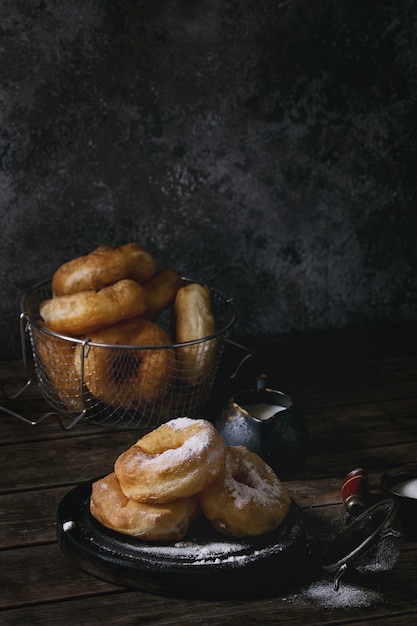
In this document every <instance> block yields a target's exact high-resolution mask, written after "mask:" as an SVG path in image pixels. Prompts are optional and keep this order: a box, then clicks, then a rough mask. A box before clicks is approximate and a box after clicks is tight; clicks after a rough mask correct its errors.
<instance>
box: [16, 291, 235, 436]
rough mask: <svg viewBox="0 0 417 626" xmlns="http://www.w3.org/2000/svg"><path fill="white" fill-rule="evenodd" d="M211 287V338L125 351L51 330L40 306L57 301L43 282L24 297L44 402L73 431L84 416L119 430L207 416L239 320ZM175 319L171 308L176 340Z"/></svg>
mask: <svg viewBox="0 0 417 626" xmlns="http://www.w3.org/2000/svg"><path fill="white" fill-rule="evenodd" d="M184 282H185V283H191V282H195V281H191V280H189V279H184ZM210 290H211V297H212V309H213V314H214V317H215V322H216V332H215V333H213V334H212V335H210V336H209V337H205V338H203V339H199V340H196V341H190V342H186V343H172V344H169V345H161V346H130V345H129V346H125V345H111V344H98V343H94V342H93V341H91V340H90V339H88V338H86V339H77V338H72V337H67V336H64V335H61V334H58V333H56V332H53V331H50V330H48V329H46V328H45V327H44V326H43V324H42V320H41V318H40V315H39V307H40V304H41V303H42V302H43V301H44V300H45V299H48V298H51V283H50V281H43V282H41V283H38V284H37V285H35V286H34V287H32V288H31V289H30V290H29V291H28V292H26V293H25V294H24V296H23V297H22V300H21V324H24V327H25V329H24V333H23V334H24V335H26V336H27V335H28V337H29V345H30V349H31V352H32V354H33V360H34V366H35V372H36V378H37V382H38V385H39V387H40V390H41V393H42V395H43V397H44V398H45V399H46V401H47V402H48V403H49V405H50V406H51V407H53V409H55V411H57V412H58V413H59V414H62V415H63V416H66V417H67V418H69V419H70V420H71V426H72V425H75V424H76V423H77V422H78V421H79V420H81V419H82V420H85V421H88V422H90V423H94V424H105V425H109V426H113V427H116V428H139V427H147V426H149V425H152V426H153V427H156V426H158V425H159V424H161V423H163V422H165V421H167V420H169V419H173V418H175V417H181V416H192V415H198V414H201V413H202V411H203V410H204V408H205V406H206V405H207V402H208V400H209V398H210V393H211V389H212V386H213V383H214V381H215V378H216V374H217V371H218V368H219V365H220V362H221V358H222V355H223V350H224V346H225V342H226V339H227V337H228V335H229V333H230V330H231V328H232V326H233V324H234V322H235V319H236V311H235V306H234V302H233V300H231V299H228V298H226V297H225V296H224V295H223V294H222V293H221V292H220V291H218V290H216V289H213V288H211V289H210ZM171 320H172V316H171V312H170V311H169V310H167V311H165V312H164V314H163V315H162V316H161V318H160V319H158V324H160V325H161V326H162V327H163V328H164V330H166V331H167V333H168V334H169V336H173V334H172V328H171ZM26 343H28V342H25V344H26ZM23 349H24V350H26V348H23Z"/></svg>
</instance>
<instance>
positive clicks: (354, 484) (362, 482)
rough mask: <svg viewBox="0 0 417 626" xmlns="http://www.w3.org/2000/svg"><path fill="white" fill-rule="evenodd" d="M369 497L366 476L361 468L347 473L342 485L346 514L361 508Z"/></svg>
mask: <svg viewBox="0 0 417 626" xmlns="http://www.w3.org/2000/svg"><path fill="white" fill-rule="evenodd" d="M368 496H369V484H368V475H367V473H366V471H365V470H364V469H363V468H362V467H357V468H356V469H354V470H352V471H351V472H349V474H348V475H347V476H346V478H345V480H344V482H343V485H342V500H343V505H344V507H345V509H346V511H348V513H353V512H354V511H355V510H358V509H360V508H362V507H363V506H364V505H365V504H366V501H367V499H368Z"/></svg>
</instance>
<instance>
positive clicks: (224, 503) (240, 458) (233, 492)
mask: <svg viewBox="0 0 417 626" xmlns="http://www.w3.org/2000/svg"><path fill="white" fill-rule="evenodd" d="M290 504H291V499H290V496H289V494H288V492H287V490H286V489H285V487H284V485H283V484H282V483H281V481H280V480H279V478H278V477H277V476H276V474H275V473H274V471H273V470H272V469H271V468H270V467H269V465H267V464H266V463H265V462H264V461H263V460H262V459H261V458H260V457H259V456H258V455H257V454H255V453H254V452H251V451H250V450H248V448H246V447H245V446H229V447H228V450H227V457H226V472H225V474H224V476H221V477H220V478H218V479H217V480H215V481H214V482H212V483H211V484H210V485H209V486H208V487H206V488H205V489H204V490H203V491H202V493H201V494H200V505H201V510H202V511H203V513H204V515H205V516H206V517H207V518H208V519H209V520H210V522H211V524H212V525H213V527H214V528H215V529H216V530H219V531H220V532H223V533H225V534H227V535H232V536H233V537H245V536H255V535H262V534H264V533H267V532H270V531H272V530H275V528H278V526H279V525H280V524H281V522H282V521H283V520H284V519H285V517H286V515H287V513H288V511H289V508H290Z"/></svg>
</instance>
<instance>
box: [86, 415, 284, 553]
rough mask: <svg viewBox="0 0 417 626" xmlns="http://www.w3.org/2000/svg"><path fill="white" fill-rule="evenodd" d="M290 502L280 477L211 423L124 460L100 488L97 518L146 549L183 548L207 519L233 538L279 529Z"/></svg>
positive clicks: (169, 425)
mask: <svg viewBox="0 0 417 626" xmlns="http://www.w3.org/2000/svg"><path fill="white" fill-rule="evenodd" d="M290 504H291V499H290V496H289V494H288V492H287V490H286V488H285V486H284V485H283V484H282V483H281V481H280V480H279V478H278V477H277V476H276V474H275V473H274V471H273V470H272V469H271V468H270V467H269V466H268V465H267V464H266V463H265V462H264V461H263V460H262V459H261V458H260V457H259V456H257V455H256V454H255V453H253V452H251V451H250V450H248V449H247V448H246V447H244V446H227V445H226V443H225V442H224V440H223V438H222V437H221V435H220V434H219V432H218V431H217V430H216V429H215V427H214V426H213V425H212V424H211V422H209V421H207V420H204V419H191V418H187V417H181V418H176V419H172V420H170V421H168V422H166V423H165V424H163V425H162V426H159V427H158V428H156V429H154V430H153V431H151V432H150V433H148V434H147V435H145V436H143V437H142V438H141V439H139V440H138V441H137V442H136V443H135V444H134V445H132V446H131V447H130V448H129V449H128V450H126V451H125V452H123V453H122V454H121V455H120V456H119V457H118V458H117V459H116V462H115V464H114V468H113V472H112V473H110V474H108V475H107V476H105V477H104V478H102V479H100V480H98V481H96V482H94V483H93V486H92V493H91V499H90V511H91V514H92V516H93V517H94V518H95V519H96V520H97V521H99V522H100V523H101V524H102V525H103V526H105V527H106V528H110V529H112V530H115V531H117V532H120V533H123V534H126V535H132V536H135V537H138V538H140V539H142V540H144V541H178V540H181V539H183V538H184V537H185V536H186V535H187V533H188V531H189V527H190V525H191V523H192V522H193V521H194V520H196V519H197V518H198V517H199V516H200V515H204V516H205V517H206V518H207V520H208V521H209V522H210V524H211V525H212V527H213V528H214V529H215V530H217V531H219V532H221V533H223V534H226V535H229V536H233V537H247V536H257V535H263V534H265V533H268V532H271V531H273V530H275V529H276V528H278V527H279V526H280V525H281V523H282V522H283V521H284V519H285V518H286V516H287V513H288V511H289V509H290Z"/></svg>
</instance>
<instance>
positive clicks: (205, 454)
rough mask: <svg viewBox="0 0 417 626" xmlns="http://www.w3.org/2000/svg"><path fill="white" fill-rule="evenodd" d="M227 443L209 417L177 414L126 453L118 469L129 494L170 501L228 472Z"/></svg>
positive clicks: (193, 491) (118, 476)
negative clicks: (197, 417)
mask: <svg viewBox="0 0 417 626" xmlns="http://www.w3.org/2000/svg"><path fill="white" fill-rule="evenodd" d="M226 451H227V447H226V444H225V442H224V440H223V438H222V437H221V435H220V434H219V433H218V431H217V430H216V429H215V427H214V426H213V425H212V424H211V423H210V422H209V421H207V420H203V419H191V418H188V417H180V418H176V419H172V420H170V421H169V422H166V423H165V424H162V426H159V428H156V429H155V430H153V431H151V432H150V433H148V434H147V435H145V436H144V437H142V438H141V439H139V440H138V441H137V442H136V443H135V444H134V445H133V446H132V447H131V448H129V449H128V450H126V452H123V453H122V454H121V455H120V456H119V457H118V458H117V459H116V462H115V465H114V471H115V473H116V476H117V478H118V480H119V482H120V487H121V488H122V491H123V493H124V494H125V495H126V496H127V497H128V498H133V499H134V500H139V501H142V502H156V503H165V502H171V501H172V500H175V499H177V498H186V497H189V496H192V495H194V494H196V493H198V492H199V491H201V490H202V489H204V487H206V486H207V485H208V484H209V483H211V482H212V481H213V480H215V479H216V478H217V477H218V476H219V474H221V473H222V472H223V471H224V464H225V458H226Z"/></svg>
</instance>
